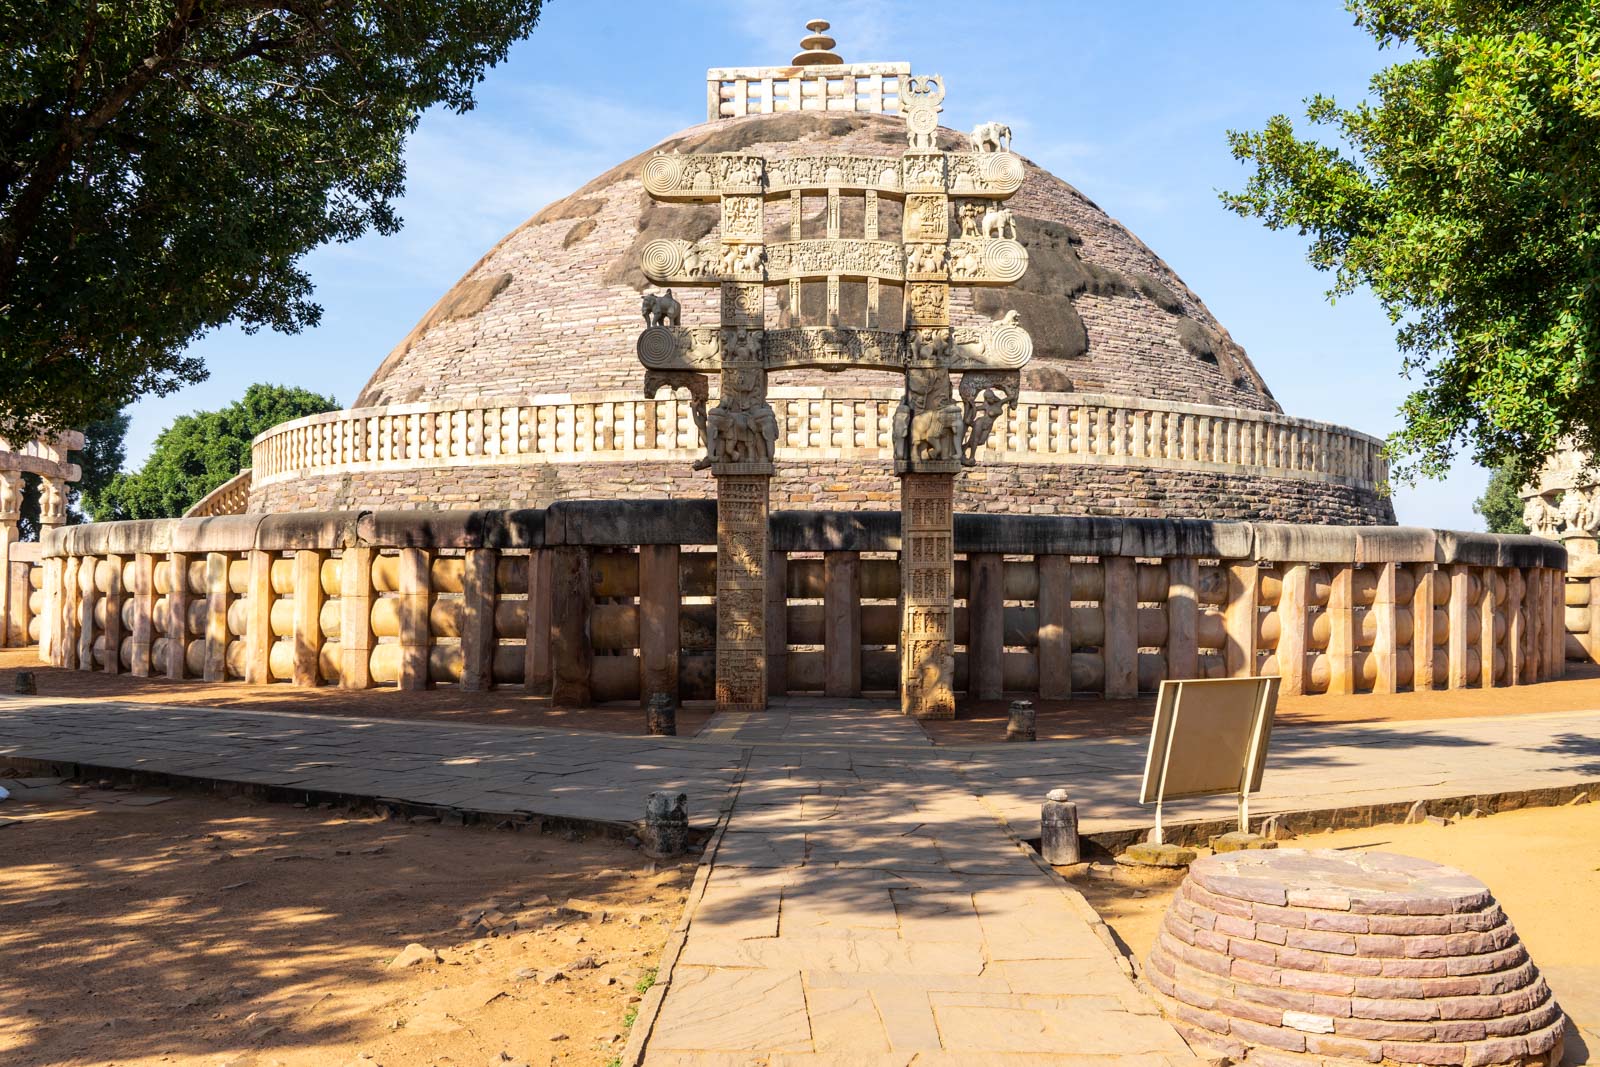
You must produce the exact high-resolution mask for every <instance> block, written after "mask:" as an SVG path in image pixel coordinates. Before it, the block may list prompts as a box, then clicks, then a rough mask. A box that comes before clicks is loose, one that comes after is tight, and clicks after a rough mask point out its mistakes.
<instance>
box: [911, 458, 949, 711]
mask: <svg viewBox="0 0 1600 1067" xmlns="http://www.w3.org/2000/svg"><path fill="white" fill-rule="evenodd" d="M954 502H955V475H954V473H934V474H929V473H906V474H902V475H901V477H900V710H901V711H902V712H904V713H905V714H907V715H913V716H915V717H917V718H919V719H953V718H955V717H956V695H955V673H956V671H955V643H954V641H953V639H952V633H951V631H952V628H953V626H954V620H955V599H954V588H955V562H954V560H955V555H954V548H955V520H954V509H955V503H954Z"/></svg>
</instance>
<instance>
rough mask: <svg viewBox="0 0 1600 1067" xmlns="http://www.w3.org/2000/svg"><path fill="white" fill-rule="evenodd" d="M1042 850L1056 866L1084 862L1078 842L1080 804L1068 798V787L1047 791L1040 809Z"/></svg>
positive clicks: (1046, 860) (1048, 861)
mask: <svg viewBox="0 0 1600 1067" xmlns="http://www.w3.org/2000/svg"><path fill="white" fill-rule="evenodd" d="M1039 854H1040V855H1041V856H1043V857H1044V861H1045V862H1046V863H1048V864H1050V865H1051V866H1052V867H1064V866H1066V865H1067V864H1069V863H1078V862H1081V860H1082V858H1083V852H1082V849H1081V848H1080V847H1079V844H1078V805H1076V804H1074V803H1073V802H1072V801H1071V800H1069V799H1067V791H1066V790H1065V789H1052V790H1050V792H1048V793H1046V794H1045V798H1044V804H1043V805H1042V806H1041V807H1040V809H1039Z"/></svg>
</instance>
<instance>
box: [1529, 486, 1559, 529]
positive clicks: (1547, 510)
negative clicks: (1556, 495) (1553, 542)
mask: <svg viewBox="0 0 1600 1067" xmlns="http://www.w3.org/2000/svg"><path fill="white" fill-rule="evenodd" d="M1522 521H1523V522H1524V523H1526V524H1527V526H1528V529H1529V530H1530V531H1531V532H1533V533H1536V534H1538V535H1539V536H1540V537H1551V538H1553V537H1555V536H1556V533H1557V532H1558V529H1559V527H1560V517H1559V516H1558V515H1557V514H1556V510H1555V508H1552V507H1551V506H1550V502H1549V501H1548V500H1546V499H1545V498H1544V497H1542V496H1536V497H1531V498H1529V500H1528V503H1527V504H1526V505H1525V506H1524V507H1523V509H1522Z"/></svg>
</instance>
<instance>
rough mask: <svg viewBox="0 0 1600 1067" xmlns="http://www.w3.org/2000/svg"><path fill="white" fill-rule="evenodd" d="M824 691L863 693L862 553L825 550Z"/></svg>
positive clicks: (847, 694) (845, 694)
mask: <svg viewBox="0 0 1600 1067" xmlns="http://www.w3.org/2000/svg"><path fill="white" fill-rule="evenodd" d="M822 572H823V582H822V620H823V637H822V661H823V665H822V691H823V693H824V694H825V695H826V696H830V697H857V696H860V695H861V554H860V553H858V552H826V553H824V554H823V563H822Z"/></svg>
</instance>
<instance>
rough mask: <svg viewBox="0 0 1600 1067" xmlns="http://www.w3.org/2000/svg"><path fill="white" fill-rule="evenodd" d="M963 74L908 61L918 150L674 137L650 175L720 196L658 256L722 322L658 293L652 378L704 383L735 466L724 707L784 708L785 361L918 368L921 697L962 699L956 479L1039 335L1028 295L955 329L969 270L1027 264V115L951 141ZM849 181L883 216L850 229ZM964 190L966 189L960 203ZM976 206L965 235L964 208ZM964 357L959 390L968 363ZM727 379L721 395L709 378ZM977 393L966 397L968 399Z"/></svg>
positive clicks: (914, 379)
mask: <svg viewBox="0 0 1600 1067" xmlns="http://www.w3.org/2000/svg"><path fill="white" fill-rule="evenodd" d="M943 97H944V85H943V82H942V80H941V79H939V78H938V77H937V76H933V77H913V76H910V75H906V76H902V77H901V78H900V91H899V100H900V109H901V112H902V113H903V115H904V117H905V121H906V136H907V140H908V147H907V149H906V151H905V152H904V154H903V155H902V156H900V157H898V158H896V157H892V156H890V157H884V156H845V155H827V156H803V155H796V156H786V157H781V158H772V159H768V158H763V157H759V156H751V155H743V154H738V153H722V154H707V155H682V154H678V153H670V154H668V153H657V154H656V155H654V156H652V157H650V159H648V160H647V161H646V162H645V166H644V186H645V190H646V191H647V192H648V193H649V194H650V195H651V196H652V197H654V198H656V199H658V200H667V201H679V202H687V203H695V202H700V203H710V202H717V203H719V204H720V206H721V229H720V231H719V232H718V233H716V234H714V235H711V236H708V237H707V238H705V239H703V240H701V241H698V242H693V243H691V242H689V241H685V240H678V239H657V240H654V241H650V242H648V243H647V244H646V245H645V246H644V249H643V253H642V257H641V258H642V264H641V265H642V268H643V270H644V273H645V276H646V277H648V278H649V279H650V280H651V281H653V282H656V283H658V284H663V285H679V286H684V285H691V286H713V285H715V286H718V287H720V291H721V316H720V321H719V323H718V324H717V325H716V326H715V327H704V326H684V325H682V324H681V323H680V322H679V314H680V305H679V303H678V301H677V300H676V299H675V298H674V297H673V295H672V290H671V289H667V290H666V291H665V292H661V293H646V294H645V295H644V298H643V312H644V319H645V330H644V332H643V333H642V334H640V336H639V342H638V353H639V360H640V362H641V363H643V364H644V365H645V367H646V368H647V373H646V375H645V392H646V395H654V394H655V393H656V392H657V390H659V389H660V388H662V387H667V388H671V389H673V390H685V391H687V392H688V394H689V397H690V401H691V404H692V405H693V410H694V412H695V423H696V425H697V426H698V427H699V428H700V431H701V436H702V438H703V441H704V444H705V446H706V455H705V457H704V458H703V459H701V460H700V461H699V462H697V463H696V464H695V466H696V467H697V468H700V469H705V468H710V470H711V472H712V474H714V475H715V476H716V479H717V686H716V691H717V704H718V706H719V707H721V708H740V709H749V708H760V707H764V706H765V702H766V693H767V679H766V656H767V647H766V618H767V612H766V597H767V595H768V594H767V587H768V582H767V576H766V566H767V560H768V548H767V540H768V528H767V518H768V486H769V483H770V481H771V476H772V472H773V466H772V464H773V454H774V449H775V446H776V443H777V438H778V433H779V428H778V424H777V419H776V417H775V415H774V413H773V410H772V408H771V407H770V406H769V405H768V404H767V402H766V389H767V376H768V374H769V373H770V372H772V371H776V370H782V369H784V368H791V367H792V368H821V369H826V370H839V369H843V368H847V367H848V368H867V369H878V370H883V371H885V372H889V373H893V374H897V375H899V376H900V377H901V378H902V380H903V381H904V382H905V395H904V397H903V398H902V399H901V401H900V404H899V406H898V408H897V409H896V411H895V416H894V455H895V470H896V473H897V474H899V475H900V477H901V479H902V481H901V528H902V545H901V598H900V599H901V626H900V649H901V656H900V658H901V669H900V679H901V691H902V701H901V703H902V707H903V709H904V710H905V711H906V713H907V714H913V715H917V716H919V717H931V718H948V717H953V716H954V714H955V693H954V675H955V671H954V651H953V650H954V644H953V641H954V635H953V633H952V629H953V619H954V614H955V613H954V602H953V599H952V597H953V593H954V561H953V548H954V530H953V522H954V495H955V477H956V475H957V474H958V473H959V472H960V471H961V469H962V467H963V465H971V464H973V463H975V462H976V461H977V452H978V450H979V449H980V448H981V447H982V446H983V445H984V443H986V442H987V440H988V438H989V435H990V432H991V430H992V428H993V426H994V424H995V422H996V420H997V419H999V418H1000V417H1002V416H1003V415H1004V413H1005V411H1006V409H1007V408H1011V407H1014V406H1015V405H1016V401H1017V392H1018V378H1019V375H1018V373H1017V372H1018V370H1019V369H1020V368H1021V367H1022V365H1023V364H1024V363H1026V362H1027V361H1028V359H1029V358H1030V357H1031V356H1032V352H1033V343H1032V340H1031V339H1030V338H1029V337H1028V335H1027V333H1026V332H1025V331H1024V330H1023V329H1022V328H1021V327H1020V326H1019V325H1018V324H1017V321H1016V319H1017V316H1016V313H1015V312H1008V313H1007V314H1006V315H1004V316H1002V317H1001V318H1000V319H997V320H995V321H993V322H987V323H980V324H977V325H963V326H960V327H954V326H952V323H951V318H950V286H951V285H952V284H958V285H1008V284H1010V283H1011V282H1014V281H1016V280H1017V278H1019V277H1021V275H1022V273H1023V271H1024V270H1026V268H1027V262H1028V257H1027V252H1026V251H1025V250H1024V249H1023V247H1022V245H1021V244H1020V243H1018V241H1017V240H1016V227H1015V224H1014V222H1013V221H1012V218H1011V213H1010V212H1009V211H1007V210H1004V209H1003V208H1000V207H999V206H998V201H1000V200H1003V199H1005V198H1006V197H1009V196H1010V195H1012V194H1013V193H1015V192H1016V191H1017V189H1018V188H1019V187H1020V186H1021V184H1022V180H1023V176H1024V171H1023V167H1022V162H1021V160H1020V159H1018V158H1017V157H1016V156H1014V155H1012V154H1011V152H1010V151H1009V142H1010V130H1009V129H1007V128H1006V127H1004V126H1002V125H1000V124H998V123H985V124H984V125H982V126H980V127H979V128H978V129H977V130H975V131H973V134H972V138H971V140H972V147H973V151H971V152H963V153H956V152H946V151H944V150H942V149H940V148H939V146H938V115H939V110H940V106H939V105H940V102H941V101H942V99H943ZM808 195H809V196H814V197H819V198H821V197H825V198H826V203H827V227H826V236H825V237H823V238H821V239H809V240H808V239H804V238H803V237H802V236H801V230H800V228H799V226H798V220H799V219H800V217H801V214H802V210H803V202H804V199H805V197H806V196H808ZM845 196H860V197H862V198H864V201H865V204H864V210H863V218H864V220H865V222H864V226H863V233H862V234H861V235H860V236H853V235H849V236H847V235H844V234H842V233H841V232H840V220H841V218H842V217H843V213H842V210H841V207H840V201H841V199H842V198H843V197H845ZM884 197H890V198H893V199H897V200H900V201H902V202H903V204H904V210H903V212H902V220H903V225H902V235H901V236H902V241H901V242H900V243H896V242H893V241H884V240H882V239H880V236H879V232H878V210H877V209H878V203H879V201H880V200H881V199H882V198H884ZM952 198H955V199H954V201H953V199H952ZM769 199H770V200H777V201H782V202H784V203H786V204H787V205H788V208H789V212H788V217H789V225H788V226H786V227H784V230H785V232H784V234H783V236H784V237H786V238H787V240H779V241H775V242H773V243H770V244H768V243H767V242H766V239H765V234H764V228H763V221H764V210H763V205H764V203H765V201H767V200H769ZM952 202H954V205H955V208H956V214H957V216H958V218H959V226H960V229H959V232H958V233H956V234H954V235H953V234H952V226H951V206H952ZM804 282H812V283H821V284H823V285H825V286H826V292H827V301H826V305H825V308H824V311H823V316H822V322H821V323H820V324H807V323H805V322H804V321H803V316H802V314H801V311H802V309H801V307H800V300H799V296H800V292H801V287H802V283H804ZM885 283H887V284H890V285H899V286H904V293H903V297H904V298H903V300H902V301H901V305H902V307H903V308H904V321H903V322H902V323H899V324H897V325H898V326H899V327H900V328H898V329H882V328H880V327H879V323H878V318H879V311H878V309H879V296H880V288H881V286H882V285H883V284H885ZM767 285H780V286H785V287H787V290H788V313H789V314H788V322H787V323H786V324H785V325H784V327H783V328H781V329H767V328H766V323H765V317H764V310H763V309H764V306H765V286H767ZM844 285H864V286H865V287H866V301H865V304H866V308H867V312H866V322H865V323H864V324H860V325H848V324H842V323H841V322H840V321H839V318H840V308H841V306H842V301H841V298H840V290H841V286H844ZM953 371H955V372H962V377H961V380H960V385H959V389H958V388H957V386H956V383H955V382H954V381H953V379H952V377H951V374H952V372H953ZM713 372H715V373H717V374H718V376H719V384H720V389H719V396H718V400H717V404H716V406H715V407H712V408H710V409H709V410H707V404H708V403H709V392H710V390H709V388H708V378H709V375H710V374H712V373H713ZM958 396H959V399H958Z"/></svg>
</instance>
